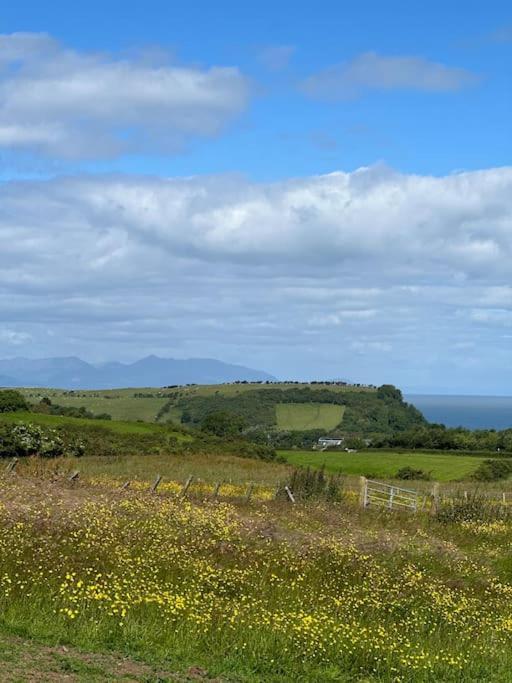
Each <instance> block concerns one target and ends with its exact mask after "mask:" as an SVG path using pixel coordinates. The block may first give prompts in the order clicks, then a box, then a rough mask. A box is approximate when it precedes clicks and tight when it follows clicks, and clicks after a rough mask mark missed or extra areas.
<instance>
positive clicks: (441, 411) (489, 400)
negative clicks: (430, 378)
mask: <svg viewBox="0 0 512 683" xmlns="http://www.w3.org/2000/svg"><path fill="white" fill-rule="evenodd" d="M405 400H406V401H407V402H408V403H412V404H413V405H415V406H416V408H418V410H421V412H422V413H423V415H424V416H425V417H426V418H427V420H429V421H430V422H441V423H442V424H445V425H446V426H447V427H459V426H460V427H469V428H471V429H507V428H509V427H510V428H512V396H509V397H502V396H430V395H429V396H427V395H420V394H408V395H406V396H405Z"/></svg>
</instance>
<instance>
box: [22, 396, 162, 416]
mask: <svg viewBox="0 0 512 683" xmlns="http://www.w3.org/2000/svg"><path fill="white" fill-rule="evenodd" d="M22 393H23V395H24V396H25V397H26V398H27V400H28V401H31V402H33V403H37V402H39V401H40V400H41V398H43V397H44V396H46V397H48V398H50V399H51V401H52V402H53V403H55V404H56V405H59V406H72V407H75V408H80V407H82V406H83V407H84V408H87V410H90V411H91V412H92V413H95V414H100V413H108V414H109V415H110V416H111V417H112V419H113V420H144V421H146V422H154V420H155V418H156V417H157V415H158V412H159V410H160V409H161V408H162V407H163V406H164V405H165V404H166V403H167V401H168V399H167V398H166V397H165V396H159V395H158V393H159V390H158V389H119V390H118V389H116V390H109V391H79V392H74V393H70V392H69V391H61V390H59V389H24V390H22ZM144 393H147V394H153V396H143V397H142V396H137V394H144Z"/></svg>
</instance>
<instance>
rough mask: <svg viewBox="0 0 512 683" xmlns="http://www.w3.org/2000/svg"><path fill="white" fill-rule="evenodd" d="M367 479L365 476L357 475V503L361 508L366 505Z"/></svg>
mask: <svg viewBox="0 0 512 683" xmlns="http://www.w3.org/2000/svg"><path fill="white" fill-rule="evenodd" d="M367 488H368V480H367V479H366V477H359V504H360V505H361V507H362V508H365V507H367V506H368V491H367Z"/></svg>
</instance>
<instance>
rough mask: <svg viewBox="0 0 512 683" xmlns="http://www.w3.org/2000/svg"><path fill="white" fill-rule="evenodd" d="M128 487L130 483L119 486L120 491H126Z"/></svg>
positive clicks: (126, 482)
mask: <svg viewBox="0 0 512 683" xmlns="http://www.w3.org/2000/svg"><path fill="white" fill-rule="evenodd" d="M129 486H130V481H129V480H128V481H125V482H124V484H123V485H122V486H121V491H126V489H127V488H128V487H129Z"/></svg>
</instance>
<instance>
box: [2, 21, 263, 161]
mask: <svg viewBox="0 0 512 683" xmlns="http://www.w3.org/2000/svg"><path fill="white" fill-rule="evenodd" d="M249 95H250V87H249V83H248V81H247V79H246V78H245V77H244V76H243V75H242V74H241V73H240V71H239V70H238V69H237V68H235V67H219V66H214V67H211V68H198V67H187V66H181V65H180V66H178V65H174V64H170V63H161V62H158V63H154V64H151V63H150V62H148V61H147V60H144V59H135V58H131V59H128V58H124V59H123V58H118V57H114V56H111V55H105V54H93V53H85V52H77V51H74V50H70V49H66V48H65V47H63V46H62V45H60V44H59V43H58V42H57V41H55V40H53V39H52V38H51V37H50V36H47V35H44V34H31V33H19V34H11V35H0V145H1V146H4V147H8V148H14V149H22V150H29V151H36V152H39V153H42V154H46V155H49V156H56V157H61V158H84V157H85V158H95V157H105V156H115V155H119V154H122V153H124V152H127V151H134V150H135V151H137V150H139V151H147V150H150V151H151V150H155V149H158V150H162V149H163V150H167V151H173V150H176V149H178V148H180V147H181V146H182V145H183V144H184V142H186V140H187V139H189V138H190V137H192V136H212V135H216V134H218V133H219V132H220V131H221V130H222V128H223V127H224V126H225V125H226V124H227V123H228V122H229V121H230V120H232V119H233V118H234V117H236V116H237V115H239V114H240V113H241V112H242V111H243V110H244V109H245V107H246V105H247V103H248V99H249Z"/></svg>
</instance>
